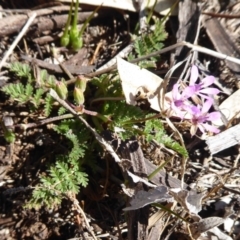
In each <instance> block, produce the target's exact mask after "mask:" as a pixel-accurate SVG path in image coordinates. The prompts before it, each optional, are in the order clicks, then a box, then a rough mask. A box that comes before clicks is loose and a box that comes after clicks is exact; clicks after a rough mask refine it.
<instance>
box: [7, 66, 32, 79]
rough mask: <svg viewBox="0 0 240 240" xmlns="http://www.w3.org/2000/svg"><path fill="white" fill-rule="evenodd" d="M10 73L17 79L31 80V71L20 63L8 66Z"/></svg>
mask: <svg viewBox="0 0 240 240" xmlns="http://www.w3.org/2000/svg"><path fill="white" fill-rule="evenodd" d="M9 69H10V71H11V72H13V73H15V74H16V75H17V76H18V77H24V78H27V79H28V80H29V81H31V80H32V71H31V68H30V66H29V65H28V64H23V63H20V62H14V63H11V64H10V67H9Z"/></svg>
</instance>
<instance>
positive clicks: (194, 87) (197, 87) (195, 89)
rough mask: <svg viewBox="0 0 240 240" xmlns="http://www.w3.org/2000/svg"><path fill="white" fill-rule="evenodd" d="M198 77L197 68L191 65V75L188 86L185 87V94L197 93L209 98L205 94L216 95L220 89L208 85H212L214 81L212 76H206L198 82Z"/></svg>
mask: <svg viewBox="0 0 240 240" xmlns="http://www.w3.org/2000/svg"><path fill="white" fill-rule="evenodd" d="M198 77H199V72H198V68H197V67H196V66H195V65H193V66H192V68H191V76H190V82H189V86H188V87H186V88H185V90H184V93H185V94H186V96H188V97H191V96H193V95H199V96H201V97H203V98H209V97H208V96H206V94H207V95H208V94H211V95H216V94H218V93H219V92H220V91H219V90H218V89H217V88H211V87H208V86H210V85H212V84H213V83H214V81H215V78H214V76H207V77H205V78H203V79H202V80H201V82H200V83H199V84H196V81H197V79H198Z"/></svg>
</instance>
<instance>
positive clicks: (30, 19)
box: [0, 12, 37, 70]
mask: <svg viewBox="0 0 240 240" xmlns="http://www.w3.org/2000/svg"><path fill="white" fill-rule="evenodd" d="M36 16H37V14H36V13H35V12H33V13H32V16H31V17H30V18H29V19H28V21H27V22H26V24H25V26H24V27H23V29H22V31H21V32H20V33H19V34H18V36H17V38H16V39H15V40H14V42H13V43H12V45H11V46H10V48H9V49H8V51H7V52H6V54H5V56H4V57H3V59H2V61H1V62H0V70H1V68H2V66H3V65H4V64H5V62H6V60H7V59H8V57H9V56H10V55H11V53H12V51H13V50H14V48H15V47H16V46H17V44H18V42H19V41H20V40H21V38H22V37H23V35H24V34H25V33H26V31H27V30H28V28H29V26H30V25H31V24H32V22H33V20H34V19H35V18H36Z"/></svg>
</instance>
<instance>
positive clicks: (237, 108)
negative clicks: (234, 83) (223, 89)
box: [212, 89, 240, 126]
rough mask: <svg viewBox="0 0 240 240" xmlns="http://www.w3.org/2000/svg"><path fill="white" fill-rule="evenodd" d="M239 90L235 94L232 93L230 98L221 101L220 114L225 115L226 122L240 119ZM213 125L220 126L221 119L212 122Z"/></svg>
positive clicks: (221, 123)
mask: <svg viewBox="0 0 240 240" xmlns="http://www.w3.org/2000/svg"><path fill="white" fill-rule="evenodd" d="M239 102H240V89H239V90H237V91H236V92H235V93H233V94H232V95H231V96H229V97H228V98H227V99H226V100H225V101H223V102H222V103H221V104H220V106H219V109H220V110H221V112H222V113H223V114H224V115H225V117H226V118H227V120H228V121H230V120H231V119H233V118H238V117H240V104H239ZM212 123H213V124H214V125H217V126H222V125H223V122H222V120H221V119H219V120H217V121H212Z"/></svg>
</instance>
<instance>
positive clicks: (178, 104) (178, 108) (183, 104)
mask: <svg viewBox="0 0 240 240" xmlns="http://www.w3.org/2000/svg"><path fill="white" fill-rule="evenodd" d="M171 93H172V94H171V95H170V96H168V95H167V96H166V100H167V101H168V102H169V104H170V108H171V110H172V111H173V112H174V113H176V114H177V115H178V116H179V117H180V118H184V115H185V114H186V108H187V106H189V105H190V103H189V102H188V101H187V98H188V97H187V96H186V95H185V92H184V91H183V92H182V93H181V92H180V90H179V84H178V83H176V84H174V86H173V90H172V92H171Z"/></svg>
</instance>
